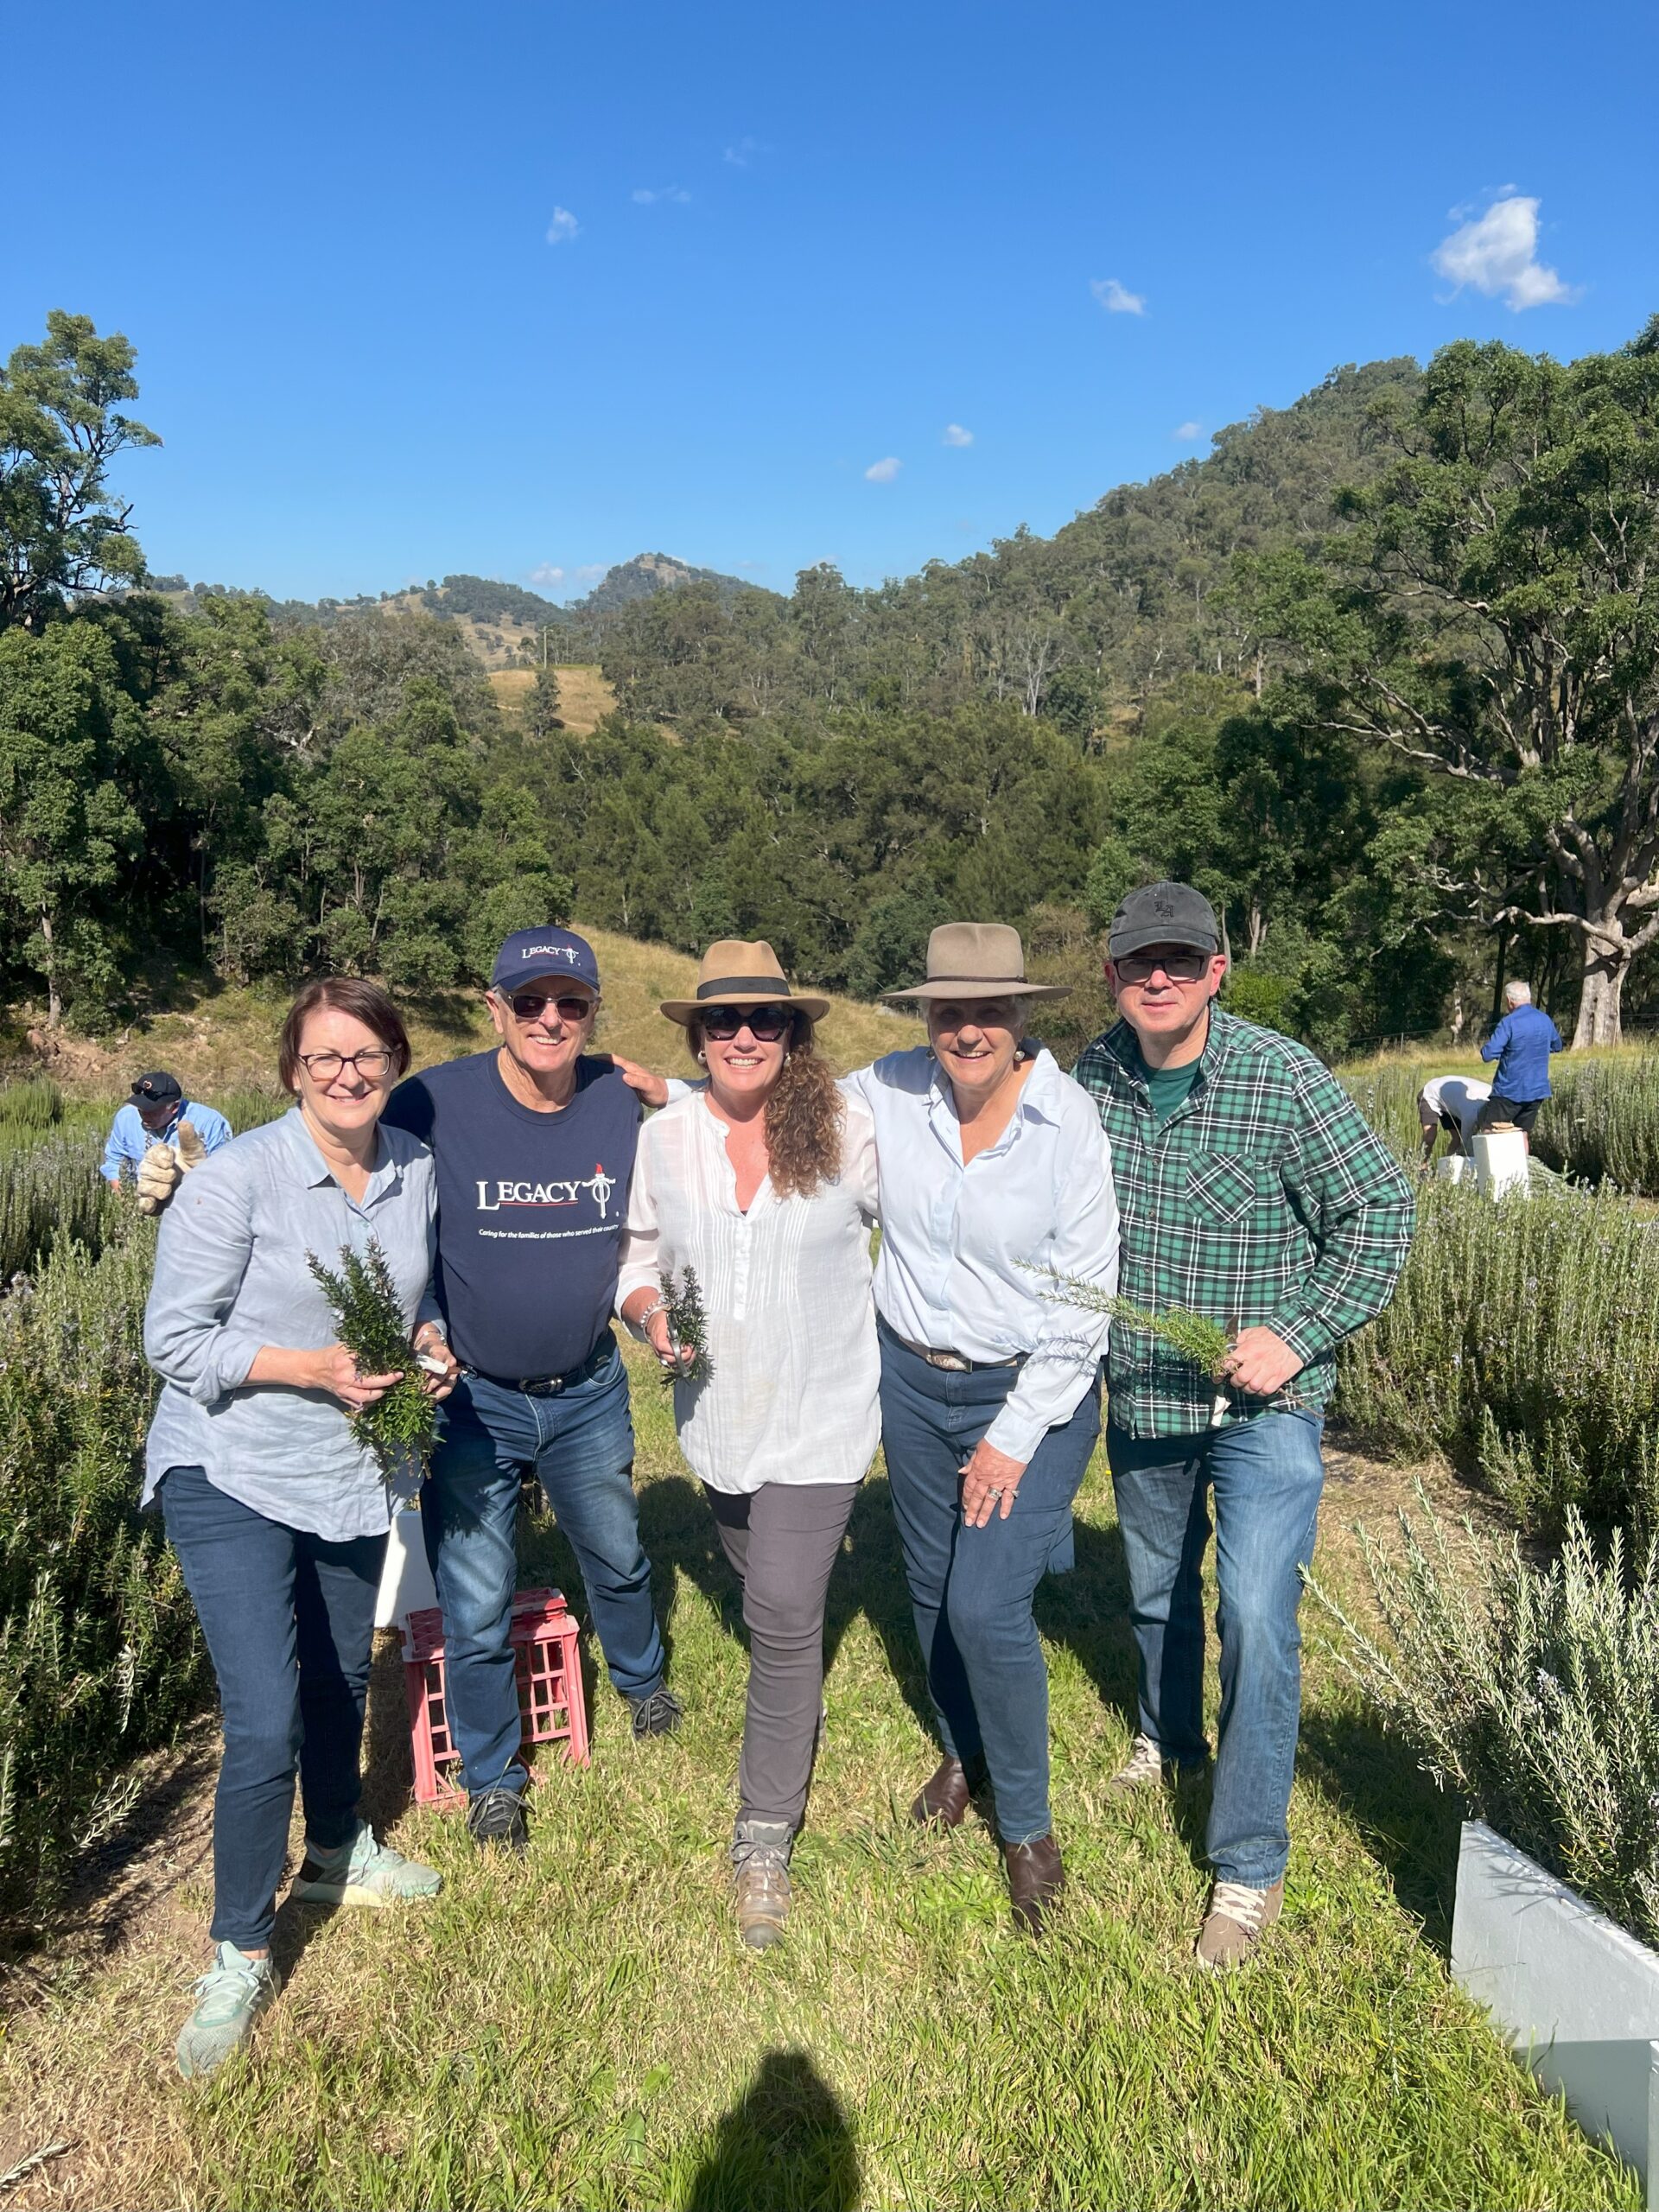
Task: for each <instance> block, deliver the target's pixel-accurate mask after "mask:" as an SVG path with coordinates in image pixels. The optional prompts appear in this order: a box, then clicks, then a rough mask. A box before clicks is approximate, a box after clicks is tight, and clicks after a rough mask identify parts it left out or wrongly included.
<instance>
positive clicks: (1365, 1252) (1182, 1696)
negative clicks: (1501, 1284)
mask: <svg viewBox="0 0 1659 2212" xmlns="http://www.w3.org/2000/svg"><path fill="white" fill-rule="evenodd" d="M1226 973H1227V957H1226V955H1225V953H1224V950H1223V948H1222V937H1221V930H1220V927H1219V925H1218V924H1217V920H1216V916H1215V912H1214V910H1213V909H1212V908H1211V905H1210V903H1209V901H1208V900H1207V899H1205V898H1204V897H1203V895H1202V894H1201V893H1198V892H1197V891H1195V890H1193V889H1192V887H1191V885H1189V884H1184V883H1154V884H1151V885H1149V886H1147V887H1146V888H1145V889H1142V890H1139V891H1134V892H1131V893H1129V895H1128V898H1127V899H1125V900H1124V901H1123V903H1122V906H1120V907H1119V908H1118V910H1117V912H1116V915H1115V916H1114V917H1113V919H1112V925H1111V930H1110V932H1109V938H1108V959H1107V965H1106V976H1107V981H1108V982H1109V984H1110V985H1111V988H1112V992H1113V995H1114V996H1115V997H1116V1001H1117V1005H1118V1010H1119V1012H1120V1014H1122V1020H1120V1021H1118V1022H1117V1023H1116V1025H1115V1026H1114V1027H1112V1028H1110V1029H1109V1030H1108V1031H1107V1032H1106V1033H1105V1034H1104V1035H1103V1036H1102V1037H1097V1038H1096V1039H1095V1041H1094V1043H1093V1044H1092V1045H1090V1046H1088V1048H1087V1049H1086V1050H1085V1051H1084V1053H1083V1056H1082V1057H1081V1058H1080V1059H1079V1060H1078V1062H1077V1068H1076V1070H1075V1073H1076V1076H1077V1081H1078V1082H1079V1083H1080V1084H1083V1085H1084V1088H1085V1089H1086V1090H1089V1091H1090V1092H1091V1093H1092V1094H1093V1096H1094V1097H1095V1099H1096V1102H1097V1103H1098V1105H1099V1108H1100V1118H1101V1121H1102V1122H1103V1125H1104V1127H1105V1129H1106V1133H1107V1135H1108V1136H1109V1138H1110V1140H1111V1147H1112V1176H1113V1179H1114V1181H1115V1183H1116V1188H1117V1201H1118V1205H1119V1208H1120V1210H1121V1212H1122V1240H1123V1242H1122V1271H1121V1276H1120V1283H1119V1287H1120V1290H1121V1292H1122V1295H1123V1296H1124V1297H1125V1298H1126V1299H1128V1300H1130V1301H1131V1302H1132V1303H1133V1304H1135V1305H1136V1306H1142V1307H1144V1308H1147V1310H1149V1311H1150V1312H1152V1313H1164V1312H1166V1310H1167V1309H1168V1308H1170V1307H1171V1306H1188V1307H1192V1308H1193V1309H1195V1310H1196V1311H1198V1313H1205V1314H1208V1315H1210V1316H1211V1317H1212V1318H1213V1319H1216V1320H1217V1321H1219V1322H1221V1323H1223V1324H1224V1325H1225V1327H1226V1328H1227V1329H1228V1331H1229V1332H1230V1333H1231V1335H1232V1338H1233V1342H1232V1346H1231V1349H1230V1351H1229V1353H1228V1356H1227V1359H1226V1362H1225V1363H1224V1369H1223V1371H1222V1376H1221V1377H1220V1378H1219V1379H1217V1378H1214V1377H1211V1376H1206V1375H1205V1374H1203V1373H1202V1372H1201V1371H1200V1370H1199V1369H1198V1366H1197V1365H1196V1364H1195V1363H1193V1362H1192V1361H1191V1360H1189V1359H1187V1358H1186V1357H1185V1356H1184V1355H1182V1354H1181V1353H1180V1352H1178V1351H1176V1350H1175V1349H1174V1348H1173V1346H1172V1345H1171V1344H1168V1343H1167V1342H1166V1341H1165V1340H1164V1339H1163V1338H1160V1337H1156V1336H1154V1335H1153V1334H1152V1333H1151V1332H1149V1331H1147V1330H1145V1329H1136V1328H1131V1327H1128V1326H1126V1325H1124V1324H1122V1323H1121V1322H1116V1321H1115V1322H1114V1323H1113V1325H1112V1333H1111V1341H1110V1345H1109V1350H1108V1353H1107V1363H1106V1381H1107V1432H1106V1445H1107V1453H1108V1457H1109V1462H1110V1465H1111V1470H1112V1482H1113V1488H1114V1490H1115V1491H1116V1499H1117V1516H1118V1524H1119V1527H1120V1529H1121V1530H1122V1536H1123V1548H1124V1553H1125V1555H1126V1557H1127V1559H1128V1568H1129V1590H1130V1598H1129V1608H1130V1618H1131V1620H1132V1623H1133V1624H1134V1629H1135V1643H1136V1646H1137V1649H1138V1652H1139V1658H1140V1712H1139V1715H1138V1721H1137V1733H1136V1736H1135V1745H1134V1747H1133V1750H1132V1751H1131V1754H1130V1758H1129V1760H1128V1764H1127V1765H1126V1766H1125V1767H1124V1768H1123V1770H1122V1772H1121V1773H1120V1774H1119V1775H1118V1776H1117V1777H1116V1787H1117V1788H1118V1789H1120V1790H1123V1791H1131V1790H1134V1789H1138V1788H1141V1787H1143V1786H1147V1785H1151V1784H1155V1783H1159V1782H1160V1781H1161V1779H1162V1778H1163V1777H1164V1776H1165V1774H1166V1771H1168V1770H1172V1769H1173V1770H1175V1771H1176V1772H1177V1773H1179V1771H1180V1770H1183V1769H1186V1770H1197V1769H1200V1768H1201V1767H1202V1765H1203V1764H1204V1761H1205V1758H1206V1756H1207V1749H1208V1747H1207V1745H1206V1744H1205V1736H1204V1605H1203V1595H1202V1591H1201V1588H1200V1582H1199V1577H1200V1573H1201V1571H1202V1568H1203V1563H1204V1552H1205V1545H1206V1544H1207V1542H1208V1541H1209V1538H1210V1533H1211V1529H1210V1514H1209V1504H1208V1500H1209V1497H1210V1494H1211V1493H1212V1492H1213V1495H1214V1498H1215V1525H1216V1572H1217V1581H1218V1584H1219V1586H1220V1603H1219V1605H1218V1607H1217V1631H1218V1635H1219V1640H1220V1646H1221V1723H1220V1727H1219V1730H1218V1732H1217V1750H1216V1766H1215V1787H1214V1793H1213V1796H1212V1800H1211V1814H1210V1824H1209V1832H1208V1836H1207V1839H1206V1849H1207V1852H1208V1855H1209V1858H1210V1861H1211V1865H1212V1866H1213V1867H1214V1869H1215V1885H1214V1887H1213V1890H1212V1891H1211V1900H1210V1909H1209V1911H1208V1913H1207V1914H1206V1916H1205V1923H1204V1927H1203V1929H1202V1931H1201V1933H1200V1935H1199V1937H1198V1958H1199V1960H1200V1961H1201V1962H1202V1963H1203V1964H1204V1965H1205V1966H1207V1967H1215V1968H1221V1967H1230V1966H1235V1965H1237V1964H1238V1963H1240V1962H1241V1961H1243V1959H1245V1958H1246V1957H1248V1956H1249V1954H1250V1953H1251V1951H1252V1949H1253V1948H1254V1947H1255V1942H1256V1939H1257V1938H1258V1937H1259V1936H1260V1935H1261V1934H1262V1930H1263V1929H1265V1928H1267V1927H1268V1926H1269V1925H1270V1924H1271V1923H1272V1922H1273V1921H1274V1920H1276V1919H1277V1917H1278V1916H1279V1913H1280V1910H1281V1906H1282V1904H1283V1900H1284V1873H1285V1865H1286V1861H1287V1859H1288V1856H1289V1851H1290V1837H1289V1833H1288V1829H1287V1815H1288V1810H1289V1804H1290V1786H1291V1781H1292V1777H1293V1775H1294V1770H1295V1762H1296V1732H1297V1726H1298V1722H1299V1719H1300V1712H1301V1663H1300V1649H1301V1637H1300V1631H1299V1630H1298V1627H1297V1613H1298V1609H1299V1607H1300V1601H1301V1589H1302V1584H1301V1576H1302V1570H1303V1568H1304V1567H1306V1566H1307V1565H1308V1564H1309V1562H1310V1561H1311V1560H1312V1559H1313V1538H1314V1530H1315V1525H1316V1522H1317V1519H1318V1515H1319V1494H1320V1491H1321V1490H1322V1488H1323V1486H1324V1480H1325V1469H1324V1463H1323V1461H1322V1460H1321V1459H1320V1456H1319V1438H1320V1432H1321V1429H1322V1427H1323V1421H1324V1407H1325V1401H1326V1399H1327V1398H1328V1397H1329V1395H1330V1393H1331V1387H1332V1381H1333V1379H1334V1374H1335V1355H1336V1348H1337V1346H1338V1344H1340V1342H1341V1341H1342V1339H1343V1338H1344V1337H1346V1336H1350V1335H1351V1334H1352V1332H1354V1331H1355V1330H1356V1329H1358V1328H1361V1327H1363V1325H1364V1324H1365V1323H1366V1322H1367V1321H1369V1320H1370V1319H1373V1318H1374V1316H1376V1314H1377V1313H1381V1311H1382V1309H1383V1306H1386V1305H1387V1304H1388V1301H1389V1298H1390V1296H1391V1295H1392V1294H1393V1290H1394V1286H1395V1281H1396V1279H1397V1277H1398V1275H1399V1273H1400V1269H1401V1268H1402V1266H1403V1264H1404V1262H1405V1257H1406V1254H1407V1251H1408V1249H1409V1246H1410V1243H1411V1231H1412V1220H1413V1211H1414V1210H1413V1205H1412V1197H1411V1191H1410V1186H1409V1185H1408V1183H1407V1181H1406V1179H1405V1177H1404V1175H1403V1174H1402V1172H1401V1170H1400V1168H1399V1167H1398V1166H1397V1165H1396V1164H1395V1160H1394V1158H1393V1156H1392V1154H1390V1153H1389V1151H1388V1149H1387V1147H1385V1146H1384V1145H1383V1142H1382V1141H1381V1139H1380V1138H1378V1137H1377V1136H1376V1134H1375V1133H1374V1132H1373V1131H1372V1130H1371V1128H1370V1127H1369V1125H1368V1124H1367V1123H1366V1122H1365V1121H1364V1120H1363V1117H1362V1116H1361V1115H1360V1113H1359V1110H1358V1109H1357V1107H1356V1106H1355V1105H1354V1103H1353V1102H1352V1100H1351V1098H1350V1097H1349V1096H1348V1094H1347V1092H1346V1091H1345V1090H1343V1088H1342V1086H1341V1084H1338V1082H1337V1080H1336V1079H1335V1077H1333V1076H1332V1074H1331V1073H1330V1072H1329V1071H1328V1070H1327V1069H1326V1068H1325V1067H1324V1066H1323V1065H1321V1064H1320V1063H1319V1061H1318V1060H1317V1059H1315V1058H1314V1057H1313V1053H1311V1052H1307V1051H1306V1050H1305V1049H1304V1047H1303V1046H1300V1045H1297V1044H1294V1043H1293V1042H1292V1041H1291V1039H1289V1038H1287V1037H1281V1036H1280V1035H1279V1034H1278V1033H1276V1032H1275V1031H1274V1030H1270V1029H1262V1028H1258V1027H1256V1025H1255V1023H1254V1022H1249V1021H1241V1020H1238V1019H1237V1018H1236V1016H1235V1015H1232V1014H1226V1013H1224V1012H1223V1010H1222V1009H1221V1008H1220V1007H1217V1005H1216V1004H1215V997H1216V994H1217V991H1218V990H1219V989H1220V988H1221V986H1222V982H1223V981H1224V978H1225V976H1226Z"/></svg>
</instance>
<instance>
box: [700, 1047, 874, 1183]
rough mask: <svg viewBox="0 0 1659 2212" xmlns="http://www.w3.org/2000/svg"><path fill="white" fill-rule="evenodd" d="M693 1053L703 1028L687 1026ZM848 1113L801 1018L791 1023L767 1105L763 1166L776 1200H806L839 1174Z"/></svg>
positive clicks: (831, 1076) (834, 1082) (833, 1078)
mask: <svg viewBox="0 0 1659 2212" xmlns="http://www.w3.org/2000/svg"><path fill="white" fill-rule="evenodd" d="M687 1041H688V1043H689V1044H690V1047H691V1050H692V1052H693V1053H696V1052H700V1051H701V1050H702V1025H701V1024H700V1023H699V1022H698V1021H697V1020H696V1016H695V1015H694V1016H693V1017H692V1019H691V1020H690V1022H689V1023H688V1024H687ZM845 1119H846V1110H845V1108H844V1105H843V1103H842V1096H841V1092H840V1090H838V1089H837V1088H836V1078H835V1077H834V1076H833V1075H831V1074H830V1072H829V1069H828V1068H827V1067H826V1066H825V1065H824V1063H823V1061H822V1060H821V1059H820V1058H818V1056H817V1051H816V1050H815V1048H814V1046H813V1039H812V1024H811V1022H810V1020H808V1019H807V1017H806V1015H805V1014H791V1015H790V1018H789V1039H788V1043H787V1046H786V1048H785V1054H784V1066H783V1072H782V1073H781V1074H780V1075H779V1078H778V1082H777V1085H776V1087H775V1089H774V1090H773V1091H772V1096H771V1097H770V1098H768V1099H767V1101H766V1166H767V1170H768V1172H769V1173H770V1174H771V1177H772V1189H773V1190H774V1191H775V1192H777V1193H778V1196H779V1198H795V1197H798V1198H810V1197H811V1196H812V1194H813V1192H815V1191H816V1190H817V1187H818V1185H819V1184H820V1183H824V1182H828V1181H829V1180H830V1179H831V1178H832V1177H834V1176H836V1175H839V1174H840V1173H841V1135H842V1123H843V1122H844V1121H845Z"/></svg>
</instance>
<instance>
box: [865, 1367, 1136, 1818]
mask: <svg viewBox="0 0 1659 2212" xmlns="http://www.w3.org/2000/svg"><path fill="white" fill-rule="evenodd" d="M880 1339H881V1448H882V1451H883V1452H885V1453H886V1455H887V1482H888V1484H889V1487H890V1489H891V1491H892V1493H893V1518H894V1519H895V1520H896V1521H897V1522H898V1524H899V1541H900V1543H901V1544H902V1545H903V1547H904V1554H905V1579H906V1581H907V1582H908V1583H909V1585H910V1602H911V1606H912V1611H914V1613H915V1616H916V1634H917V1637H918V1640H919V1642H920V1643H921V1647H922V1657H923V1660H924V1661H925V1663H926V1667H927V1687H928V1693H929V1695H930V1696H931V1699H932V1700H933V1709H934V1712H935V1713H936V1714H937V1715H938V1724H939V1737H940V1740H941V1741H942V1742H943V1744H944V1749H945V1751H946V1752H947V1754H948V1755H949V1756H950V1758H959V1759H961V1760H962V1761H963V1763H964V1764H966V1763H967V1762H968V1761H969V1760H972V1759H976V1758H979V1757H981V1756H983V1758H984V1761H985V1765H986V1769H987V1771H988V1774H989V1776H990V1781H991V1789H992V1792H993V1794H994V1796H995V1799H996V1825H997V1830H998V1833H999V1834H1001V1838H1002V1840H1003V1842H1004V1843H1030V1842H1031V1841H1032V1840H1033V1839H1034V1838H1036V1837H1038V1836H1042V1835H1047V1834H1048V1833H1049V1832H1050V1829H1051V1828H1052V1825H1053V1823H1052V1819H1051V1817H1050V1814H1049V1805H1048V1669H1047V1667H1046V1664H1045V1662H1044V1659H1043V1647H1042V1643H1041V1642H1040V1640H1039V1637H1038V1634H1037V1624H1036V1622H1035V1621H1034V1620H1033V1618H1032V1610H1031V1609H1032V1601H1033V1599H1034V1597H1035V1596H1036V1592H1037V1585H1038V1584H1039V1582H1040V1581H1041V1580H1042V1579H1043V1575H1044V1573H1045V1572H1046V1570H1047V1568H1048V1567H1050V1566H1051V1565H1052V1566H1056V1567H1058V1566H1066V1567H1069V1566H1070V1565H1071V1501H1072V1499H1073V1498H1074V1497H1076V1496H1077V1485H1078V1484H1080V1483H1081V1482H1082V1480H1083V1477H1084V1469H1085V1468H1086V1467H1087V1466H1088V1465H1089V1455H1090V1452H1092V1451H1093V1450H1094V1448H1095V1442H1096V1439H1097V1437H1098V1436H1099V1434H1100V1397H1099V1393H1098V1391H1097V1390H1093V1389H1091V1390H1090V1392H1089V1393H1088V1395H1086V1396H1085V1397H1084V1401H1083V1402H1082V1404H1081V1405H1080V1406H1079V1407H1078V1408H1077V1411H1076V1413H1074V1414H1072V1416H1071V1420H1070V1421H1064V1422H1062V1423H1061V1424H1060V1426H1059V1427H1056V1428H1051V1429H1050V1430H1049V1431H1048V1433H1047V1434H1046V1436H1045V1437H1044V1438H1043V1440H1042V1441H1041V1442H1040V1443H1039V1445H1038V1446H1037V1449H1036V1452H1035V1453H1034V1454H1033V1457H1032V1459H1031V1461H1030V1464H1029V1465H1027V1469H1026V1471H1025V1473H1024V1474H1023V1475H1022V1476H1021V1477H1020V1487H1019V1489H1018V1490H1017V1491H1015V1493H1014V1507H1013V1510H1012V1511H1011V1512H1010V1513H1009V1515H1008V1517H1007V1520H1006V1521H1004V1520H1003V1519H1002V1518H1001V1516H1000V1514H998V1513H995V1512H993V1514H992V1516H991V1518H990V1519H989V1521H988V1522H986V1524H985V1526H984V1527H983V1528H982V1529H970V1528H969V1527H968V1526H967V1524H966V1523H965V1522H963V1517H962V1475H961V1470H962V1468H963V1465H964V1464H965V1462H966V1461H967V1459H968V1458H969V1454H970V1453H971V1452H972V1451H973V1448H974V1446H976V1444H977V1443H978V1442H979V1440H980V1439H981V1438H982V1436H983V1435H984V1433H985V1432H986V1430H987V1429H988V1427H990V1425H991V1423H992V1422H993V1421H995V1418H996V1416H997V1414H998V1413H999V1412H1000V1411H1001V1407H1002V1402H1003V1401H1004V1399H1005V1398H1007V1395H1008V1393H1009V1391H1010V1390H1012V1389H1013V1388H1014V1383H1015V1381H1016V1379H1017V1374H1018V1370H1015V1369H1014V1368H1008V1367H995V1368H987V1369H984V1370H982V1371H981V1372H980V1373H978V1374H970V1375H953V1374H951V1373H950V1372H949V1371H948V1370H945V1369H944V1368H938V1367H931V1366H930V1365H929V1364H928V1363H927V1361H926V1360H925V1359H920V1358H918V1357H917V1355H916V1354H915V1353H914V1352H913V1351H906V1348H905V1347H904V1345H903V1344H900V1343H899V1340H898V1338H896V1337H894V1336H893V1333H892V1332H891V1331H890V1330H888V1329H887V1328H886V1327H885V1326H884V1327H883V1328H882V1329H881V1330H880Z"/></svg>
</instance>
